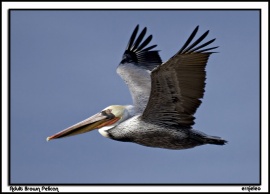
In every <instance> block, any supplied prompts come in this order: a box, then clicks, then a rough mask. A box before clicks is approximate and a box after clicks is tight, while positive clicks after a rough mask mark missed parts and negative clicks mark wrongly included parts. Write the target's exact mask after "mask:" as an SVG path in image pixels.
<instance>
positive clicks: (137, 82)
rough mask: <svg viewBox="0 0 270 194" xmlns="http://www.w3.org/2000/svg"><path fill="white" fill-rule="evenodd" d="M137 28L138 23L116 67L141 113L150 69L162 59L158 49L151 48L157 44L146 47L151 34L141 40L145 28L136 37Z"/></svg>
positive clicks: (145, 98) (148, 91)
mask: <svg viewBox="0 0 270 194" xmlns="http://www.w3.org/2000/svg"><path fill="white" fill-rule="evenodd" d="M138 30H139V25H137V26H136V28H135V29H134V31H133V33H132V35H131V37H130V40H129V42H128V45H127V48H126V50H125V52H124V54H123V58H122V61H121V63H120V64H119V66H118V67H117V73H118V74H119V75H120V76H121V78H122V79H123V80H124V81H125V82H126V84H127V85H128V88H129V90H130V93H131V96H132V99H133V103H134V105H135V109H136V111H137V112H141V113H142V112H143V110H144V109H145V107H146V104H147V102H148V98H149V95H150V90H151V78H150V71H152V70H153V69H154V68H155V67H157V66H158V65H160V64H161V63H162V61H161V59H160V56H159V54H158V50H152V49H153V48H155V47H156V46H157V45H152V46H148V47H147V45H148V44H149V43H150V42H151V40H152V35H150V36H148V37H147V38H146V39H145V40H144V41H143V39H144V36H145V34H146V31H147V29H146V28H144V29H143V30H142V32H141V33H140V34H139V35H138V37H137V38H136V36H137V33H138Z"/></svg>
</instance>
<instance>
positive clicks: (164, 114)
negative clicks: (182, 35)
mask: <svg viewBox="0 0 270 194" xmlns="http://www.w3.org/2000/svg"><path fill="white" fill-rule="evenodd" d="M198 28H199V27H198V26H197V27H196V28H195V30H194V31H193V32H192V34H191V35H190V37H189V38H188V40H187V41H186V43H185V44H184V45H183V47H182V48H181V49H180V50H179V51H178V52H177V53H176V54H175V55H174V56H173V57H172V58H171V59H169V60H168V61H167V62H165V63H163V64H162V65H159V66H158V67H156V68H155V69H154V70H153V71H152V73H151V85H152V88H151V94H150V98H149V102H148V104H147V106H146V109H145V110H144V112H143V115H142V119H144V120H147V121H148V122H152V123H157V124H160V125H162V124H163V125H164V124H165V125H166V124H168V125H177V126H182V127H186V128H190V127H191V125H193V124H194V119H195V117H194V116H193V114H194V113H195V112H196V110H197V108H198V107H199V106H200V104H201V100H200V99H201V98H203V95H204V87H205V79H206V72H205V66H206V63H207V60H208V58H209V56H210V54H211V53H213V52H209V51H211V50H213V49H215V48H217V47H211V48H206V46H207V45H209V44H211V43H212V42H214V41H215V39H212V40H210V41H208V42H206V43H203V44H200V43H201V42H202V41H203V40H204V38H205V37H206V36H207V34H208V33H209V31H207V32H205V33H204V34H203V35H202V36H201V37H199V38H198V39H197V40H195V41H194V42H193V43H192V44H191V42H192V40H193V39H194V37H195V35H196V33H197V31H198Z"/></svg>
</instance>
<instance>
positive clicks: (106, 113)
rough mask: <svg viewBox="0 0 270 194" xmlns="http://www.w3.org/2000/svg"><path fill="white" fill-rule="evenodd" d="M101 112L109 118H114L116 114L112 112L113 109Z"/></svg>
mask: <svg viewBox="0 0 270 194" xmlns="http://www.w3.org/2000/svg"><path fill="white" fill-rule="evenodd" d="M101 114H102V115H104V116H106V117H107V119H113V118H114V117H115V115H114V114H113V113H112V109H106V110H103V111H101Z"/></svg>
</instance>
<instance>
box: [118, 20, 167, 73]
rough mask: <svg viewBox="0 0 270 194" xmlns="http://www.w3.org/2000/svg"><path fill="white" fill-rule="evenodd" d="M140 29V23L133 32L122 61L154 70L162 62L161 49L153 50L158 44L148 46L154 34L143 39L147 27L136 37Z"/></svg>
mask: <svg viewBox="0 0 270 194" xmlns="http://www.w3.org/2000/svg"><path fill="white" fill-rule="evenodd" d="M138 30H139V25H137V26H136V27H135V29H134V31H133V33H132V34H131V37H130V39H129V42H128V45H127V48H126V50H125V52H124V55H123V59H122V62H121V63H125V62H128V63H134V65H137V66H139V67H142V68H145V69H148V70H152V69H154V68H155V67H156V66H158V65H160V64H161V63H162V60H161V58H160V56H159V54H158V52H159V51H158V50H152V49H153V48H155V47H156V46H157V45H152V46H148V47H146V46H147V45H148V44H149V43H150V42H151V40H152V38H153V36H152V35H149V36H148V37H147V38H146V39H145V40H143V39H144V37H145V34H146V32H147V28H146V27H145V28H144V29H143V30H142V31H141V33H140V34H139V36H138V37H137V38H136V36H137V34H138ZM145 47H146V48H145Z"/></svg>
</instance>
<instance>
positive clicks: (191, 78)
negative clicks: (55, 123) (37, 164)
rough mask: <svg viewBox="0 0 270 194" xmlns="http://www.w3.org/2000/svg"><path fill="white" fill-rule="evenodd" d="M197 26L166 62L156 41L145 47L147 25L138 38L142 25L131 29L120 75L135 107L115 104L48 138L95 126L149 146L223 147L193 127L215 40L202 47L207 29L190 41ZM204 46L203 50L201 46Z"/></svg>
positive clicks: (107, 134) (106, 134)
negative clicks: (157, 48)
mask: <svg viewBox="0 0 270 194" xmlns="http://www.w3.org/2000/svg"><path fill="white" fill-rule="evenodd" d="M197 31H198V27H196V29H195V30H194V31H193V33H192V34H191V35H190V37H189V38H188V40H187V41H186V43H185V44H184V46H183V47H182V48H181V49H180V50H179V51H178V52H177V53H176V54H175V55H174V56H173V57H172V58H171V59H169V60H168V61H167V62H165V63H162V61H161V59H160V57H159V54H158V51H156V50H152V49H153V48H154V47H156V45H153V46H149V47H147V48H145V47H146V46H147V45H148V43H149V42H150V41H151V39H152V35H150V36H149V37H148V38H147V39H145V40H144V41H142V40H143V38H144V35H145V33H146V28H144V29H143V31H142V32H141V33H140V35H139V36H138V37H137V39H136V35H137V32H138V26H137V27H136V28H135V30H134V31H133V33H132V36H131V38H130V40H129V43H128V46H127V48H126V51H125V53H124V55H123V59H122V61H121V62H120V64H119V66H118V67H117V73H118V74H119V75H120V76H121V78H122V79H123V80H124V81H125V83H126V84H127V85H128V88H129V90H130V93H131V96H132V99H133V103H134V105H125V106H122V105H112V106H109V107H107V108H105V109H103V110H102V111H101V112H100V113H97V114H96V115H94V116H92V117H89V118H88V119H86V120H84V121H82V122H80V123H78V124H75V125H73V126H71V127H69V128H67V129H65V130H63V131H60V132H59V133H57V134H55V135H53V136H50V137H48V138H47V140H51V139H55V138H61V137H66V136H71V135H76V134H80V133H85V132H88V131H91V130H93V129H99V133H100V134H101V135H103V136H104V137H107V138H111V139H113V140H117V141H124V142H134V143H137V144H140V145H144V146H149V147H159V148H166V149H187V148H192V147H195V146H199V145H203V144H216V145H224V144H225V143H226V142H227V141H226V140H223V139H221V138H220V137H216V136H209V135H206V134H204V133H202V132H200V131H197V130H195V129H193V128H192V125H193V124H194V119H195V117H194V116H193V115H194V114H195V112H196V110H197V108H198V107H199V105H200V104H201V100H200V99H201V98H202V97H203V94H204V87H205V79H206V73H205V66H206V63H207V60H208V58H209V56H210V54H211V53H212V52H208V51H209V50H213V49H215V48H217V47H212V48H205V47H206V46H207V45H209V44H211V43H212V42H214V40H215V39H212V40H210V41H208V42H206V43H204V44H201V45H198V44H199V43H201V41H202V40H203V39H204V38H205V37H206V36H207V34H208V31H207V32H206V33H204V34H203V35H202V36H201V37H200V38H199V39H197V40H196V41H195V42H194V43H192V44H191V45H190V42H191V41H192V40H193V38H194V37H195V35H196V33H197ZM202 48H203V49H202Z"/></svg>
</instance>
